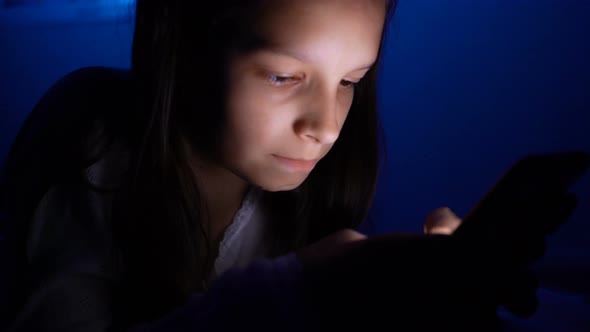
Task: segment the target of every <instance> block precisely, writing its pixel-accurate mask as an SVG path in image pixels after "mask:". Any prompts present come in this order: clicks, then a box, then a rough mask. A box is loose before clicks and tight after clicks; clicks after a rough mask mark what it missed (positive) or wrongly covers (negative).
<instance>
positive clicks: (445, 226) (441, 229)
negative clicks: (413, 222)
mask: <svg viewBox="0 0 590 332" xmlns="http://www.w3.org/2000/svg"><path fill="white" fill-rule="evenodd" d="M461 222H462V220H461V219H460V218H459V217H457V215H456V214H455V213H453V211H451V209H449V208H448V207H440V208H438V209H435V210H433V211H432V212H430V213H429V214H428V216H427V217H426V220H425V221H424V234H444V235H451V234H453V232H454V231H455V230H456V229H457V227H459V225H461Z"/></svg>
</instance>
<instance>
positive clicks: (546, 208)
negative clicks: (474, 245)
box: [453, 151, 590, 237]
mask: <svg viewBox="0 0 590 332" xmlns="http://www.w3.org/2000/svg"><path fill="white" fill-rule="evenodd" d="M589 168H590V153H588V152H585V151H567V152H557V153H547V154H534V155H533V154H532V155H527V156H525V157H524V158H522V159H520V160H518V161H517V162H516V163H514V164H513V165H512V166H511V167H510V168H509V169H508V171H506V172H505V173H504V174H503V175H502V176H501V177H500V179H499V180H498V181H497V182H496V184H495V185H494V186H493V187H492V188H491V189H490V190H489V191H488V192H487V193H486V194H485V195H484V197H483V199H481V200H480V201H479V202H478V203H477V204H476V205H475V207H474V208H473V209H472V210H471V211H470V212H469V213H468V214H467V215H466V217H465V218H464V219H463V222H462V224H461V225H460V226H459V227H458V228H457V229H456V230H455V232H454V234H453V236H457V237H467V236H478V237H481V236H483V237H492V236H496V235H498V234H501V233H504V232H506V233H507V234H509V233H511V232H512V233H513V232H514V230H515V229H519V228H523V229H524V228H526V227H529V228H532V229H535V227H538V228H543V227H544V225H539V224H537V223H536V222H537V221H539V220H548V218H551V217H552V215H551V213H555V214H556V215H555V218H558V217H559V216H558V215H559V211H553V210H552V209H558V208H559V207H555V206H553V204H554V203H555V204H560V200H563V198H564V197H565V196H566V195H568V190H569V189H570V188H571V186H572V185H573V184H574V183H575V182H577V181H578V179H579V178H580V177H581V176H582V175H584V174H585V173H586V172H587V171H588V169H589ZM566 212H567V211H566ZM543 213H545V214H543ZM547 222H551V220H548V221H547ZM545 226H546V225H545ZM492 233H493V234H492Z"/></svg>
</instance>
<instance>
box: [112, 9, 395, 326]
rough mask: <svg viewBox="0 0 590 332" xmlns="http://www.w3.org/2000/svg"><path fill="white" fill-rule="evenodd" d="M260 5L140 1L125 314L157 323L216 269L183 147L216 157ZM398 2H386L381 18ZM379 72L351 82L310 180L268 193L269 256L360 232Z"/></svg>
mask: <svg viewBox="0 0 590 332" xmlns="http://www.w3.org/2000/svg"><path fill="white" fill-rule="evenodd" d="M205 3H207V4H205ZM261 3H262V1H259V0H249V1H247V0H240V1H237V0H230V1H211V2H209V1H206V2H205V1H203V2H197V1H190V0H187V1H184V0H166V1H165V0H157V1H156V0H138V1H137V7H136V23H135V34H134V39H133V48H132V76H133V79H134V81H135V83H136V86H137V92H138V94H137V96H138V103H137V105H138V106H137V109H136V114H135V120H134V123H136V124H137V126H136V127H135V131H134V135H135V137H137V143H138V144H137V146H138V149H137V150H136V151H135V153H134V157H133V158H132V159H133V163H132V167H131V171H132V176H131V177H130V185H129V187H128V188H129V189H128V191H126V192H125V193H124V194H122V195H121V197H122V198H121V202H120V205H119V206H125V208H119V209H116V211H117V212H115V215H116V216H117V218H116V219H117V221H116V222H115V226H114V227H115V229H114V232H115V238H116V240H117V242H118V244H119V246H120V247H121V248H122V253H123V260H124V262H125V264H124V266H126V271H125V276H126V279H125V281H124V283H123V285H124V289H125V290H126V292H127V293H126V294H128V298H132V299H134V301H133V304H132V305H131V306H132V307H134V308H137V312H136V314H137V316H136V317H132V318H130V319H131V320H146V319H149V318H154V317H157V316H158V315H160V314H162V313H163V312H164V311H166V310H169V309H170V308H171V307H172V306H174V305H178V304H180V303H182V301H184V300H185V299H186V298H187V296H188V295H189V294H190V293H191V292H193V291H199V290H201V283H200V281H202V280H203V279H205V277H206V274H207V273H208V272H209V269H210V268H211V266H212V262H213V260H214V257H213V252H212V249H211V241H210V239H209V238H208V230H207V228H206V222H204V221H203V220H202V213H201V211H202V209H205V208H206V207H205V206H201V204H200V202H201V199H200V192H199V189H198V186H197V183H196V181H195V179H194V176H193V172H192V170H191V167H190V163H189V154H188V153H187V149H186V145H185V144H184V143H185V142H186V140H187V139H188V141H189V142H190V145H191V148H192V149H194V150H196V151H198V152H199V153H201V154H203V155H206V156H208V157H211V158H215V154H216V152H217V144H218V143H219V141H220V136H219V134H220V133H221V132H222V129H223V121H224V114H223V111H222V110H223V105H224V104H223V100H224V91H225V89H224V86H225V82H224V77H225V65H226V61H227V59H228V54H229V52H230V51H232V52H233V51H237V52H246V51H248V50H250V49H252V48H256V47H257V44H256V43H257V40H256V38H253V35H252V34H251V32H252V31H251V29H249V27H250V26H251V25H252V23H253V20H254V19H255V15H256V13H257V12H258V11H259V9H260V8H259V6H260V5H261ZM395 5H396V1H395V0H392V1H389V2H388V19H387V22H388V21H389V19H390V18H391V17H392V15H393V12H394V8H395ZM380 53H381V52H380ZM378 61H379V59H378ZM378 63H379V62H378ZM197 70H198V72H197ZM377 72H378V68H377V66H375V67H373V68H372V69H371V70H370V71H369V72H368V73H367V74H366V77H365V79H363V81H362V82H361V83H360V84H359V85H358V86H357V88H356V91H355V98H354V101H353V104H352V107H351V110H350V112H349V115H348V117H347V120H346V122H345V124H344V126H343V128H342V131H341V134H340V136H339V139H338V141H337V142H336V143H335V145H334V146H333V147H332V150H331V151H330V152H329V154H328V155H327V156H326V157H325V158H324V159H323V160H322V161H321V162H320V163H318V165H317V166H316V168H315V169H314V171H313V172H312V173H311V174H310V175H309V177H308V178H307V179H306V181H305V182H304V183H303V184H302V185H301V186H300V187H299V188H297V189H296V190H292V191H288V192H277V193H264V198H263V199H264V200H265V201H266V204H267V205H268V206H269V207H270V209H271V213H272V216H273V217H272V220H273V224H272V228H273V229H272V231H273V241H274V243H273V252H272V256H278V255H282V254H285V253H287V252H289V251H291V250H294V249H297V248H300V247H301V246H303V245H305V244H307V243H310V242H312V241H315V240H317V239H319V238H321V237H323V236H324V235H327V234H329V233H331V232H334V231H336V230H338V229H342V228H354V227H357V226H358V225H359V224H360V223H361V222H362V221H363V220H364V218H365V217H366V216H367V213H368V211H369V209H370V206H371V203H372V200H373V196H374V193H375V186H376V182H377V173H378V166H379V155H380V154H379V146H380V144H379V137H380V134H379V133H380V129H379V123H378V117H377V109H376V108H377V107H376V103H377V94H376V82H377ZM196 77H198V78H199V79H196ZM204 82H205V83H204ZM189 127H190V128H189ZM188 129H190V131H189V130H188Z"/></svg>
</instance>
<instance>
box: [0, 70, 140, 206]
mask: <svg viewBox="0 0 590 332" xmlns="http://www.w3.org/2000/svg"><path fill="white" fill-rule="evenodd" d="M133 107H134V93H133V83H132V79H131V73H130V71H129V70H125V69H116V68H106V67H86V68H81V69H78V70H75V71H73V72H71V73H69V74H67V75H65V76H64V77H62V78H61V79H59V80H58V81H57V82H56V83H55V84H54V85H53V86H51V87H50V88H49V89H48V91H47V92H46V93H45V94H44V96H43V97H42V98H41V99H40V100H39V101H38V102H37V104H36V105H35V107H34V109H33V110H32V111H31V112H30V114H29V115H28V116H27V118H26V121H25V123H24V124H23V126H22V127H21V128H20V130H19V132H18V134H17V137H16V139H15V140H14V141H13V143H12V146H11V148H10V151H9V154H8V157H7V158H6V161H5V163H4V165H3V166H4V169H3V170H2V171H3V172H2V179H0V180H1V181H2V183H1V186H0V187H1V189H0V209H3V208H4V209H7V210H13V211H12V212H13V213H16V214H20V213H19V210H20V212H22V213H25V214H30V211H31V210H32V209H33V207H34V206H35V205H36V204H37V203H38V202H39V200H40V199H41V197H42V195H44V194H45V193H46V192H47V190H49V188H51V187H52V186H54V185H56V184H59V183H63V182H64V181H69V179H71V178H72V177H77V176H79V174H80V171H83V170H84V169H85V168H87V167H89V166H90V165H92V164H94V163H96V162H97V161H98V160H99V159H101V158H102V155H103V154H104V152H105V151H107V150H108V149H110V146H111V145H112V143H113V141H116V140H121V135H122V133H124V132H125V131H126V128H125V127H126V126H128V125H129V121H128V119H129V117H128V115H129V114H131V113H132V111H131V110H132V108H133ZM103 168H104V167H103Z"/></svg>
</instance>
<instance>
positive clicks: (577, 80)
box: [0, 0, 590, 266]
mask: <svg viewBox="0 0 590 332" xmlns="http://www.w3.org/2000/svg"><path fill="white" fill-rule="evenodd" d="M5 17H6V16H5ZM589 17H590V2H588V1H577V0H560V1H554V0H536V1H528V0H519V1H468V0H463V1H459V0H456V1H434V0H431V1H428V0H412V1H404V0H401V1H400V5H399V10H398V12H397V14H396V18H395V20H394V24H393V25H392V26H391V28H390V31H389V32H390V35H389V40H388V43H387V47H386V50H385V52H386V53H385V54H386V56H385V61H384V64H383V65H384V71H383V75H382V77H381V89H380V94H381V112H382V118H383V122H384V126H385V129H386V134H387V144H388V163H387V167H386V169H385V170H384V174H383V178H382V181H381V186H380V189H379V194H378V197H377V204H376V209H375V211H376V216H377V224H376V225H375V226H374V227H372V228H370V229H368V231H369V232H386V231H421V229H422V221H423V219H424V217H425V216H426V215H427V213H428V212H429V211H430V210H431V209H433V208H436V207H438V206H443V205H446V206H449V207H451V208H452V209H454V210H455V211H456V212H457V214H459V215H463V214H465V213H466V212H467V211H468V210H469V209H470V208H471V206H472V205H473V204H475V203H476V202H477V201H478V199H479V198H480V197H481V196H482V195H483V194H484V193H485V192H486V191H487V189H488V188H489V187H490V186H491V185H493V183H494V182H495V180H497V178H498V177H499V176H500V175H501V174H502V173H503V172H504V171H505V170H506V169H507V167H508V166H510V164H511V163H512V162H514V161H516V160H517V159H518V158H520V157H521V156H523V155H525V154H528V153H537V152H551V151H557V150H564V149H585V150H586V151H590V134H589V133H590V62H589V59H590V43H589V41H588V34H589V33H590V19H588V18H589ZM13 21H14V20H13ZM131 33H132V28H131V24H130V21H129V20H125V19H120V18H119V19H117V20H103V21H96V20H95V21H92V20H87V21H85V20H84V19H80V20H77V21H75V22H69V23H64V22H62V23H59V20H58V21H57V22H53V23H35V24H14V22H13V23H9V24H8V23H5V24H0V48H1V51H0V57H1V62H0V133H1V136H0V160H2V159H3V158H4V156H5V154H6V152H7V150H8V146H9V144H10V142H11V140H12V139H13V137H14V135H15V133H16V132H17V130H18V127H19V126H20V125H21V123H22V121H23V120H24V118H25V116H26V115H27V112H29V111H30V109H31V108H32V107H33V105H34V103H35V102H36V101H37V100H38V98H39V97H40V96H41V95H42V94H43V92H44V91H46V89H47V88H48V87H49V86H50V85H51V84H52V83H53V82H55V80H57V79H58V78H59V77H61V76H62V75H64V74H66V73H67V72H69V71H71V70H73V69H76V68H79V67H82V66H87V65H105V66H115V67H127V66H128V65H129V50H130V42H131ZM575 190H576V192H578V193H579V194H580V207H579V209H578V210H577V211H576V213H575V215H574V216H573V217H572V218H571V220H570V221H569V223H568V224H566V225H565V226H564V227H562V228H561V229H560V230H559V232H558V233H557V234H555V235H554V236H553V237H552V238H551V241H550V249H549V252H548V256H549V257H554V258H555V257H556V258H559V259H562V258H564V257H567V258H568V259H572V257H574V259H575V260H577V262H580V261H583V262H587V257H589V256H588V253H589V252H590V241H589V240H590V204H589V203H590V174H588V175H586V176H585V177H584V178H583V179H582V180H581V181H580V182H579V183H578V185H577V186H576V187H575ZM558 261H559V260H558ZM561 261H563V259H562V260H561ZM588 266H590V263H588Z"/></svg>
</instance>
